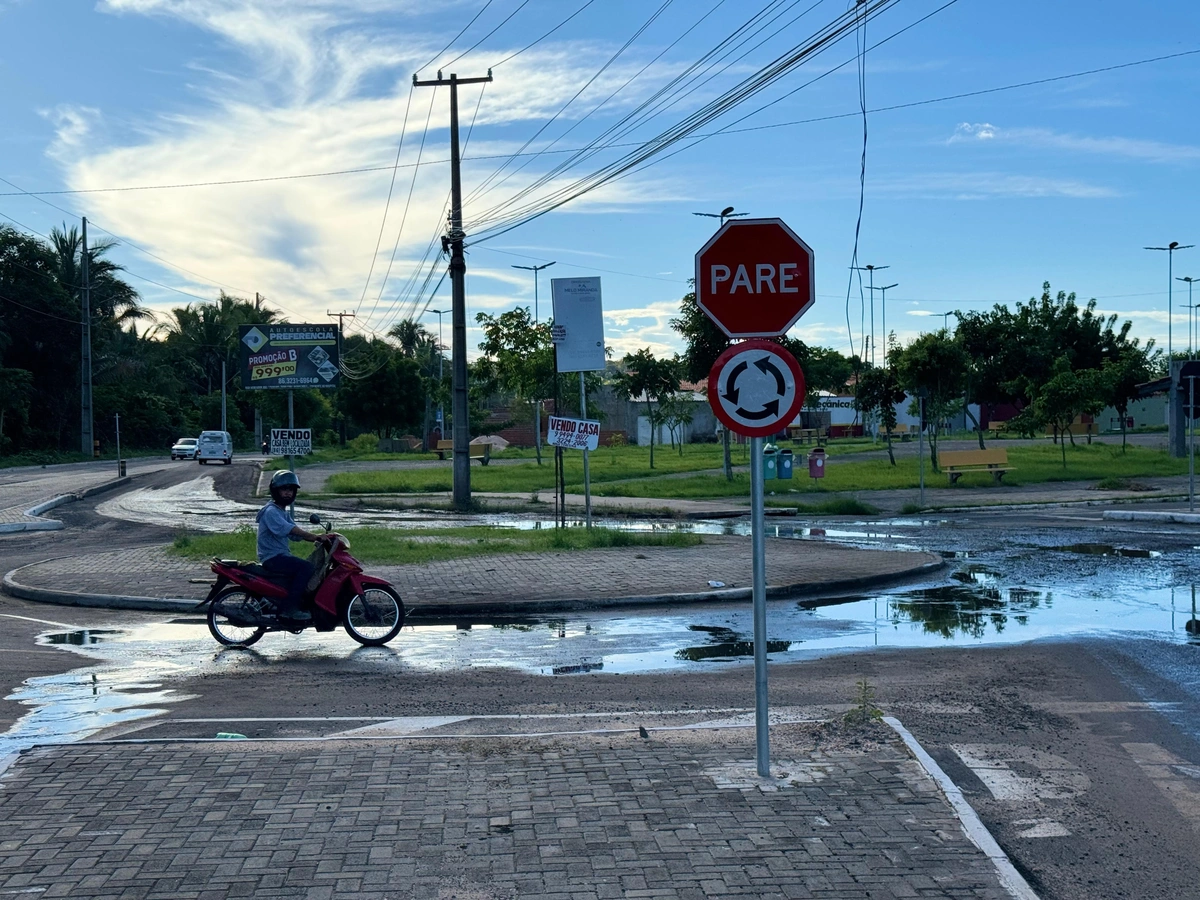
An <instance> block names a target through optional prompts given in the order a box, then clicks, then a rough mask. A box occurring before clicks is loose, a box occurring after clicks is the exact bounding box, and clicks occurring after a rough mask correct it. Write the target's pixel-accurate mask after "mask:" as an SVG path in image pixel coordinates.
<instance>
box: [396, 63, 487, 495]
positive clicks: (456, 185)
mask: <svg viewBox="0 0 1200 900" xmlns="http://www.w3.org/2000/svg"><path fill="white" fill-rule="evenodd" d="M491 80H492V70H491V69H488V73H487V77H486V78H459V77H458V76H457V75H455V74H454V73H453V72H452V73H450V80H449V81H444V80H443V79H442V73H441V71H440V70H439V71H438V77H437V80H436V81H420V80H418V79H417V76H416V75H413V87H432V88H437V87H441V86H443V85H447V84H448V85H449V86H450V233H449V234H447V235H444V236H443V237H442V252H443V253H449V254H450V287H451V296H452V298H453V300H452V309H453V311H454V315H453V316H452V321H451V326H450V328H451V343H452V344H453V348H454V349H453V351H452V353H453V356H452V362H453V368H452V370H451V373H452V374H451V378H452V381H453V384H454V403H453V405H452V406H451V411H452V413H453V415H454V468H453V479H454V508H455V509H457V510H459V511H460V512H465V511H466V510H467V509H469V508H470V506H471V457H470V456H469V455H468V454H469V453H470V444H471V423H470V419H469V416H470V404H469V401H468V396H467V292H466V291H467V289H466V276H467V259H466V257H465V256H464V255H463V238H465V237H466V235H465V234H464V233H463V227H462V171H461V168H462V159H461V156H460V153H459V147H458V86H459V85H460V84H483V83H485V82H489V81H491Z"/></svg>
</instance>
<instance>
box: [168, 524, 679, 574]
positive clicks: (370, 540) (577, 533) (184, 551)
mask: <svg viewBox="0 0 1200 900" xmlns="http://www.w3.org/2000/svg"><path fill="white" fill-rule="evenodd" d="M342 534H344V535H346V537H347V538H348V539H349V541H350V547H351V552H352V553H353V554H354V556H355V557H356V558H357V559H359V560H361V561H362V562H364V563H374V564H379V565H412V564H419V563H430V562H440V561H442V560H449V559H463V558H466V557H472V556H491V555H495V554H498V553H539V552H548V551H553V550H598V549H608V548H615V547H694V546H697V545H698V544H700V543H702V540H701V538H700V535H697V534H690V533H688V532H677V531H671V532H660V533H643V532H631V531H616V530H613V529H610V528H592V529H590V530H589V529H587V528H582V527H577V528H562V529H554V528H534V529H530V530H526V531H518V530H517V529H515V528H495V527H491V526H487V525H476V526H467V527H463V528H422V529H404V530H401V529H395V528H348V529H346V530H345V531H343V532H342ZM296 549H297V550H298V551H300V552H304V551H305V550H308V549H311V548H309V547H308V546H307V545H298V546H297V548H296ZM168 552H170V553H172V554H173V555H176V556H183V557H186V558H188V559H201V560H203V559H210V558H211V557H214V556H216V557H220V558H222V559H243V560H246V559H254V553H255V532H254V529H252V528H249V527H248V526H243V527H241V528H239V529H237V530H236V531H234V532H232V533H228V534H204V535H195V534H180V535H177V536H176V538H175V540H174V542H173V543H172V544H171V546H170V548H169V550H168Z"/></svg>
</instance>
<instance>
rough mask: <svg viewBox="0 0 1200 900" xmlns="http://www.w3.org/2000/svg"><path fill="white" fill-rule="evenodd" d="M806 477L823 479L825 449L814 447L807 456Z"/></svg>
mask: <svg viewBox="0 0 1200 900" xmlns="http://www.w3.org/2000/svg"><path fill="white" fill-rule="evenodd" d="M808 477H809V478H824V477H825V448H824V447H814V448H813V450H812V452H811V453H809V454H808Z"/></svg>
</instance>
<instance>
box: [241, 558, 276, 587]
mask: <svg viewBox="0 0 1200 900" xmlns="http://www.w3.org/2000/svg"><path fill="white" fill-rule="evenodd" d="M234 568H236V569H241V570H242V571H243V572H246V573H247V574H249V575H257V576H258V577H259V578H265V579H266V580H267V581H271V582H274V583H276V584H285V583H286V582H287V580H288V578H287V576H286V575H284V574H283V573H281V572H268V571H267V570H266V569H264V568H263V567H262V566H261V565H259V564H258V563H256V562H245V563H244V562H240V563H238V564H237V565H236V566H234Z"/></svg>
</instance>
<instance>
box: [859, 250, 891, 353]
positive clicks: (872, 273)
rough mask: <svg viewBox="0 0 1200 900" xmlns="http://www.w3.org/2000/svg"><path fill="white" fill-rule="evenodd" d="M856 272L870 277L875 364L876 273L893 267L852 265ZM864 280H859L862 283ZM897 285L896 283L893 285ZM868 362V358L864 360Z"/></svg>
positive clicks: (872, 349) (872, 342) (872, 343)
mask: <svg viewBox="0 0 1200 900" xmlns="http://www.w3.org/2000/svg"><path fill="white" fill-rule="evenodd" d="M850 268H851V269H853V270H854V271H856V272H866V273H867V275H868V278H869V283H870V287H868V288H867V290H868V291H870V292H871V353H870V358H871V365H872V366H874V365H875V273H876V272H882V271H883V270H884V269H888V268H891V267H890V266H851V267H850ZM861 283H862V282H859V284H861ZM893 287H895V285H893ZM884 340H887V335H886V334H885V335H884ZM863 362H866V360H863Z"/></svg>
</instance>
